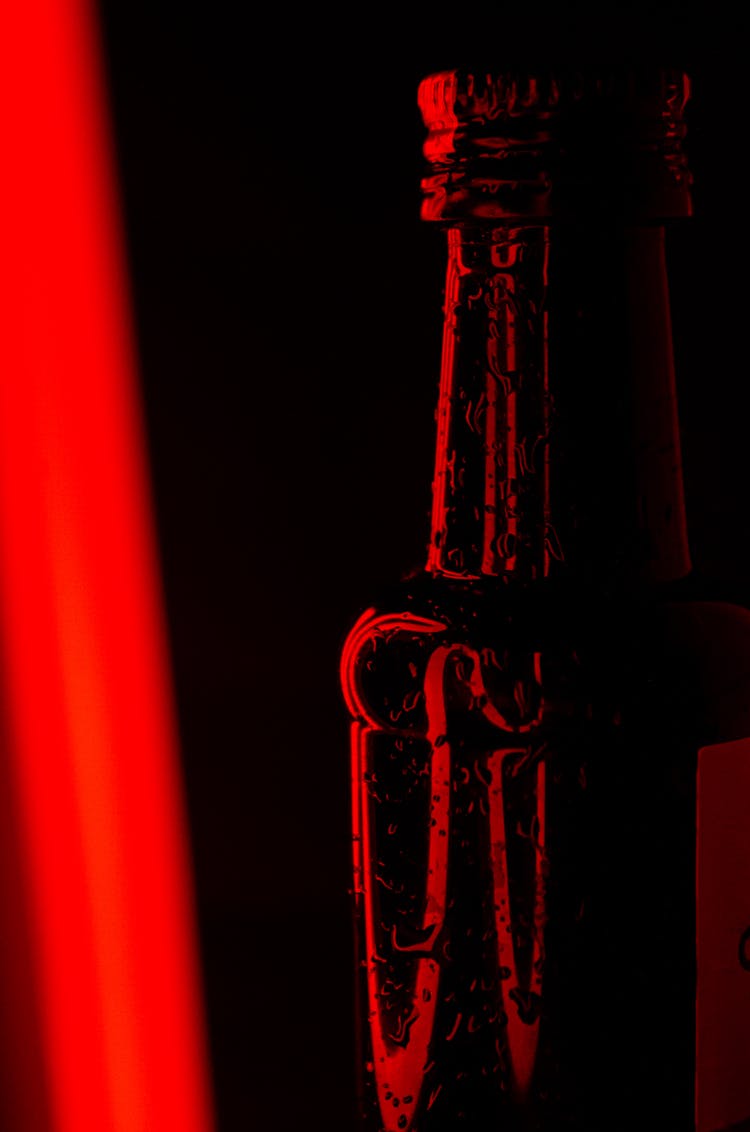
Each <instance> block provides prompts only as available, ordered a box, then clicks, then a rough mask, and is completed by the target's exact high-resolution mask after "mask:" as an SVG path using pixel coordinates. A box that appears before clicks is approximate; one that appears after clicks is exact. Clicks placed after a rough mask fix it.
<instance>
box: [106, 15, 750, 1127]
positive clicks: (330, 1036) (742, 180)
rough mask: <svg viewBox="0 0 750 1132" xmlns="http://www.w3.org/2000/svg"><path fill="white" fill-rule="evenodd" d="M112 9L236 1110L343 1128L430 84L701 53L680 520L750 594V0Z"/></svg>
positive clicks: (693, 124)
mask: <svg viewBox="0 0 750 1132" xmlns="http://www.w3.org/2000/svg"><path fill="white" fill-rule="evenodd" d="M253 13H254V14H253ZM100 14H101V17H102V24H103V31H104V38H105V49H106V60H107V67H108V77H109V83H110V91H111V98H112V110H113V119H114V124H115V134H116V142H117V153H118V160H119V171H120V179H121V186H122V197H123V205H124V213H125V221H126V231H127V240H128V249H129V255H130V266H131V278H132V285H133V298H134V306H135V314H136V322H137V331H138V339H139V349H140V358H141V370H142V378H143V391H144V399H145V406H146V413H147V424H148V429H149V440H150V447H151V460H152V469H153V476H154V487H155V496H156V506H157V513H158V524H159V536H160V545H161V553H162V561H163V570H164V583H165V590H166V602H167V610H168V616H169V625H170V631H171V640H172V650H173V659H174V673H175V681H176V689H177V697H178V708H179V715H180V726H181V733H182V742H183V750H184V769H185V781H186V787H187V798H188V806H189V814H190V821H191V829H192V838H193V846H192V847H193V856H194V863H195V878H196V885H197V897H198V905H199V914H200V930H201V947H202V954H203V964H204V972H205V986H206V997H207V1007H208V1018H209V1025H210V1038H211V1047H212V1057H213V1063H214V1077H215V1086H216V1094H217V1104H218V1114H219V1127H220V1132H242V1130H245V1129H250V1128H257V1129H263V1130H265V1129H280V1130H285V1129H299V1130H302V1129H304V1132H318V1130H320V1132H323V1130H325V1132H338V1130H341V1132H343V1130H344V1129H350V1128H351V1126H352V1125H351V1084H350V1079H351V1067H352V1060H353V1053H352V1046H353V1042H352V1021H351V997H350V987H351V974H350V971H351V945H350V929H349V919H348V896H347V887H348V884H349V859H350V858H349V850H350V841H349V831H348V781H347V775H348V752H347V724H346V718H345V716H344V713H343V708H342V703H341V699H340V693H339V686H338V674H337V669H338V656H339V651H340V648H341V644H342V641H343V638H344V635H345V633H346V630H347V628H348V627H349V626H350V625H351V623H352V621H353V620H354V618H355V617H356V616H357V615H358V614H359V612H360V611H361V610H362V609H363V608H364V605H365V603H366V602H367V600H368V597H369V596H370V595H371V594H372V593H373V592H374V591H375V590H376V589H378V588H379V587H380V584H381V583H382V582H384V581H388V580H391V579H394V578H396V577H398V576H399V575H400V574H401V573H403V572H404V571H405V570H406V569H408V568H410V567H412V566H415V565H417V564H419V563H420V562H421V561H422V560H423V557H424V551H425V544H426V537H427V530H428V526H427V517H428V508H429V503H430V494H429V492H430V481H431V477H432V458H433V427H434V423H433V412H434V407H435V401H436V383H437V375H438V363H439V346H440V320H441V313H440V307H441V291H442V271H443V263H444V248H443V241H442V238H441V236H440V234H439V233H438V232H437V231H436V230H433V229H431V228H428V227H427V226H425V225H421V224H420V223H419V221H418V219H417V217H418V206H419V196H418V182H419V175H420V169H421V154H420V146H421V141H422V129H421V124H420V120H419V117H418V113H417V110H416V101H415V93H416V86H417V83H418V81H419V79H420V78H421V77H422V76H423V75H424V74H426V73H428V72H430V71H433V70H438V69H442V68H449V67H453V66H456V65H461V64H465V63H468V64H469V65H472V64H473V63H474V62H475V61H478V62H480V63H481V65H485V64H486V65H488V66H490V67H493V66H503V65H525V64H526V63H533V62H534V61H535V60H539V61H541V62H549V61H552V62H555V61H557V62H561V63H570V62H574V61H575V60H576V59H581V60H583V61H586V60H600V61H602V62H604V63H606V62H610V61H614V62H623V61H633V62H644V61H654V62H662V63H668V64H671V65H678V66H684V67H685V68H687V69H689V71H690V72H691V74H692V77H693V91H694V97H693V101H692V104H691V109H690V114H689V129H690V134H689V153H690V158H691V165H692V168H693V170H694V174H695V202H696V217H695V219H694V220H693V221H691V222H690V223H689V224H688V225H687V226H686V227H684V228H682V229H681V230H679V231H678V232H675V233H674V234H673V236H672V240H671V244H670V255H671V266H672V271H671V279H672V295H673V313H674V322H675V336H676V344H677V364H678V380H679V393H680V408H681V417H682V423H683V434H684V436H683V445H684V448H683V455H684V461H685V474H686V484H687V498H688V508H689V519H690V523H691V535H692V546H693V551H694V559H695V561H696V564H697V565H698V566H699V567H700V568H701V569H702V570H704V571H706V572H708V573H712V574H716V575H718V576H719V577H721V578H723V579H725V580H726V581H728V582H729V583H731V584H732V585H734V586H735V587H736V588H737V590H738V592H740V593H744V592H746V590H747V583H746V579H747V578H748V577H750V549H748V546H747V541H748V540H747V539H746V537H745V536H746V524H747V520H748V516H749V515H750V504H749V503H748V500H747V498H746V496H747V488H748V483H749V477H748V474H747V450H748V440H747V419H748V411H749V410H750V392H749V391H748V388H747V376H748V366H747V362H746V355H747V321H748V315H747V300H748V285H747V275H746V270H745V264H746V262H747V255H748V236H747V227H746V223H747V222H746V216H747V212H748V206H747V179H746V176H745V173H744V162H745V159H746V153H745V146H746V142H745V119H746V114H747V111H746V101H747V94H746V86H747V79H746V77H745V75H746V71H747V57H748V30H750V29H749V27H748V18H747V17H746V16H745V15H743V14H742V11H741V9H739V8H738V9H737V12H736V13H735V14H730V11H729V9H728V7H722V6H721V5H714V4H708V3H700V4H691V5H681V4H673V5H665V4H661V5H657V6H653V5H646V4H640V5H632V4H631V5H628V6H627V7H626V6H623V7H619V6H611V5H610V6H607V5H605V6H600V7H597V8H595V7H593V6H591V5H572V4H568V5H565V4H557V5H554V6H552V5H549V4H547V5H539V4H535V3H528V4H526V5H524V6H521V5H518V4H514V5H513V6H511V5H508V4H504V3H497V4H495V5H487V4H484V5H476V4H474V5H459V4H456V5H455V8H454V10H453V11H452V12H451V11H450V9H443V10H436V11H435V13H434V14H430V13H429V11H428V10H427V9H426V8H423V7H420V8H419V9H417V8H416V7H415V8H414V9H409V8H408V6H407V5H403V6H402V7H401V8H399V9H397V8H395V7H391V8H390V9H388V8H385V7H383V6H370V5H363V6H352V7H351V8H350V9H349V10H348V11H343V10H342V11H340V12H334V11H333V10H329V11H324V10H323V11H321V10H320V9H319V8H317V7H314V6H308V7H307V8H306V9H305V11H304V12H303V13H302V14H300V13H299V12H298V11H297V10H296V9H293V8H291V7H290V6H288V5H284V4H279V5H278V6H276V7H275V8H273V9H272V8H271V7H270V6H268V7H266V8H265V9H261V8H255V9H252V8H251V6H250V5H249V4H245V5H240V4H229V3H226V2H214V3H212V4H210V5H209V4H205V5H203V6H198V5H191V4H186V3H184V2H183V3H177V2H176V0H149V2H148V3H145V2H143V0H100ZM412 21H416V23H415V24H414V25H412Z"/></svg>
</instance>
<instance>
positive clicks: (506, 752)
mask: <svg viewBox="0 0 750 1132" xmlns="http://www.w3.org/2000/svg"><path fill="white" fill-rule="evenodd" d="M687 97H688V80H687V78H686V77H685V76H683V75H682V74H681V73H673V72H669V71H663V70H662V71H654V70H652V71H648V72H636V71H624V70H621V71H613V72H607V73H591V72H574V73H558V74H551V73H545V74H537V75H530V74H513V73H508V72H503V73H500V74H491V75H486V74H479V73H477V74H471V73H468V72H446V73H442V74H438V75H433V76H430V77H429V78H427V79H425V80H424V81H423V82H422V84H421V86H420V90H419V101H420V107H421V110H422V113H423V117H424V121H425V124H426V127H427V140H426V143H425V155H426V157H427V159H428V162H429V163H430V170H429V172H428V175H427V176H426V177H425V180H424V181H423V189H424V194H425V195H424V204H423V217H424V218H426V219H428V220H432V221H437V222H439V223H440V224H441V226H442V227H443V228H445V229H446V230H447V242H448V269H447V278H446V289H445V312H444V313H445V320H444V330H443V355H442V372H441V383H440V393H439V404H438V413H437V454H436V466H435V476H434V481H433V512H432V530H431V536H430V541H429V550H428V558H427V563H426V568H425V569H424V571H421V572H418V573H416V574H415V575H413V576H411V577H408V578H405V579H403V580H401V581H400V582H399V583H397V584H396V585H395V586H393V587H392V588H391V589H389V590H387V591H386V592H384V593H383V594H382V595H381V597H380V599H379V600H378V602H377V603H376V604H374V605H373V606H372V607H370V608H368V609H367V610H366V611H365V612H364V613H363V614H362V616H361V617H360V619H359V620H358V621H357V623H356V624H355V625H354V627H353V628H352V630H351V631H350V633H349V635H348V638H347V641H346V645H345V648H344V651H343V657H342V669H341V671H342V686H343V691H344V696H345V699H346V703H347V705H348V709H349V711H350V714H351V717H352V732H351V734H352V745H351V750H352V802H353V847H354V878H355V880H354V904H355V923H356V933H357V980H358V992H359V1008H358V1021H357V1027H358V1039H359V1043H360V1046H359V1055H358V1056H359V1064H360V1069H361V1082H360V1085H361V1089H360V1092H361V1095H360V1108H361V1126H362V1128H363V1129H364V1130H366V1132H448V1130H450V1132H461V1130H465V1132H490V1130H493V1132H494V1130H498V1132H501V1130H502V1132H516V1130H521V1129H523V1130H530V1129H538V1130H544V1132H603V1130H604V1129H607V1132H618V1130H623V1132H624V1130H625V1129H632V1128H633V1127H634V1125H635V1122H636V1121H640V1122H643V1121H644V1120H645V1121H647V1123H648V1125H649V1126H650V1127H653V1128H656V1129H663V1130H664V1132H715V1130H716V1129H719V1128H726V1127H729V1126H730V1125H731V1126H732V1127H734V1126H735V1125H739V1122H740V1121H743V1120H745V1119H747V1118H748V1117H750V1086H749V1085H748V1082H750V1053H749V1052H748V1049H747V1047H748V1046H750V1043H748V1041H747V1034H748V1021H749V1020H750V930H748V924H750V614H748V613H747V612H746V611H745V610H744V609H741V608H739V607H737V606H734V605H732V604H729V603H727V602H726V601H723V600H720V599H718V598H717V597H716V596H715V595H712V593H711V592H710V591H709V590H708V589H707V588H706V587H705V585H704V584H703V583H702V582H701V581H700V579H698V578H697V577H696V576H695V575H694V574H693V572H692V570H691V562H690V553H689V546H688V538H687V527H686V520H685V502H684V493H683V484H682V473H681V464H680V441H679V430H678V420H677V410H676V399H675V376H674V365H673V351H672V341H671V328H670V316H669V300H668V289H667V276H666V266H665V262H666V261H665V231H666V229H667V227H668V226H669V225H671V224H673V223H674V222H675V220H677V219H679V218H682V217H686V216H688V215H689V213H690V209H691V204H690V192H689V187H690V177H689V174H688V170H687V167H686V162H685V157H684V154H683V149H682V142H683V136H684V132H685V127H684V121H683V111H684V107H685V103H686V101H687ZM748 1127H750V1125H748Z"/></svg>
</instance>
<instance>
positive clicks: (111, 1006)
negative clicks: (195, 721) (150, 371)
mask: <svg viewBox="0 0 750 1132" xmlns="http://www.w3.org/2000/svg"><path fill="white" fill-rule="evenodd" d="M104 90H105V87H104V83H103V78H102V75H101V73H100V70H99V47H98V43H97V40H96V25H95V20H94V19H93V13H92V12H91V10H90V9H89V8H88V6H87V5H86V4H85V3H84V2H83V0H80V2H79V0H28V2H27V3H24V4H18V5H6V6H4V10H3V15H2V26H0V139H1V140H2V145H3V152H4V155H5V158H6V172H5V175H4V177H3V182H2V188H0V247H1V248H2V268H1V270H2V276H1V278H2V282H3V288H2V290H3V294H2V298H1V299H0V350H1V351H2V370H1V372H0V647H1V648H2V661H3V675H4V679H5V685H6V687H5V695H4V699H5V707H6V712H7V720H6V730H7V734H8V742H7V753H6V752H3V756H2V757H3V758H9V766H8V776H9V779H10V781H11V783H12V789H13V790H14V792H15V810H16V812H17V815H18V838H19V841H20V847H19V859H20V860H21V861H22V862H23V869H24V876H23V882H24V886H25V890H26V892H27V894H28V901H29V920H30V941H31V961H32V965H33V978H32V980H31V981H32V982H33V985H34V991H35V993H37V994H38V997H39V1003H40V1016H41V1022H40V1025H41V1034H40V1041H41V1048H42V1059H41V1061H42V1064H43V1066H44V1070H43V1076H44V1078H45V1079H44V1080H42V1081H32V1079H31V1077H29V1079H28V1081H27V1085H26V1087H27V1090H28V1089H31V1088H34V1089H35V1090H38V1091H42V1092H45V1091H46V1092H48V1095H49V1102H50V1103H49V1114H50V1115H49V1127H50V1128H51V1129H54V1132H87V1130H89V1129H91V1130H92V1132H110V1130H111V1132H147V1130H148V1132H152V1130H153V1129H156V1128H159V1129H168V1128H169V1129H172V1128H174V1129H180V1132H209V1130H210V1129H211V1127H212V1118H211V1104H210V1084H209V1079H208V1071H207V1058H206V1050H205V1047H204V1037H203V1021H202V1005H201V1001H200V981H199V973H198V960H197V954H196V945H195V940H194V935H193V923H194V911H193V908H192V896H191V891H190V881H189V858H188V850H187V831H186V828H185V818H184V812H183V800H182V797H181V790H182V787H181V782H180V777H179V760H178V752H177V743H176V727H175V720H174V712H173V706H172V702H171V691H170V686H169V678H168V670H169V667H168V655H167V646H166V634H165V628H164V624H163V615H162V608H161V595H160V592H159V583H158V567H157V559H156V553H155V538H154V532H153V527H152V519H151V515H150V504H149V485H148V481H147V477H146V472H145V468H146V461H145V453H144V444H143V426H142V422H141V419H140V415H139V406H138V399H137V396H136V376H135V375H136V372H137V367H136V363H135V358H134V352H133V345H132V342H133V335H132V328H131V325H130V322H129V313H128V311H129V303H128V296H127V284H126V278H125V270H124V263H125V259H124V254H123V249H122V242H121V236H120V228H119V217H118V210H117V196H116V190H115V184H114V178H113V168H114V163H113V161H112V155H111V152H110V148H109V140H108V122H107V117H106V112H105V107H106V100H105V94H104ZM4 915H7V910H6V911H5V913H4ZM4 978H6V979H7V978H8V973H7V972H5V973H4ZM5 1025H6V1027H7V1029H8V1031H9V1032H12V1031H13V1029H14V1022H13V1020H12V1019H11V1020H7V1021H6V1023H5ZM22 1102H23V1098H21V1097H20V1096H19V1099H18V1103H17V1105H16V1110H15V1111H16V1112H17V1114H18V1123H17V1124H15V1125H14V1129H13V1132H26V1129H27V1128H28V1130H29V1132H32V1130H33V1132H39V1129H38V1126H32V1124H30V1123H29V1124H25V1123H24V1124H22V1123H21V1120H23V1119H24V1118H23V1117H22V1115H21V1112H22V1107H23V1103H22Z"/></svg>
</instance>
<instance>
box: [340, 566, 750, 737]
mask: <svg viewBox="0 0 750 1132" xmlns="http://www.w3.org/2000/svg"><path fill="white" fill-rule="evenodd" d="M430 666H432V667H430ZM441 666H442V667H441ZM446 666H447V667H446ZM438 667H440V670H441V671H443V669H444V668H445V670H446V671H453V669H454V668H455V669H456V671H461V670H462V671H469V670H471V671H474V672H475V673H482V674H483V677H482V678H483V680H484V683H485V684H486V686H487V688H491V687H494V686H495V685H497V686H498V687H499V684H500V682H501V675H500V674H501V673H502V674H503V677H502V679H503V681H505V682H506V683H507V684H508V689H507V694H508V697H509V700H510V701H512V700H513V697H514V696H515V695H516V694H517V693H516V688H517V687H518V686H520V683H519V682H523V680H526V679H527V678H528V680H530V681H531V682H532V684H539V687H540V688H541V689H542V691H544V692H546V691H549V690H552V689H554V698H555V700H557V701H558V702H562V701H566V702H570V703H572V702H574V701H575V703H576V704H578V705H579V708H580V710H581V711H583V712H586V711H588V710H589V708H588V707H586V706H584V705H597V704H599V705H602V704H605V703H606V704H607V705H608V707H607V711H609V710H610V708H611V711H612V713H613V714H614V715H615V716H617V715H618V714H619V713H620V710H621V709H622V710H623V711H627V712H628V713H629V714H630V715H631V717H634V718H635V717H637V718H638V719H640V720H641V721H642V720H644V719H650V720H655V721H656V720H661V721H662V723H663V725H664V726H669V727H671V728H675V727H680V728H682V727H683V726H684V727H685V728H686V729H688V730H690V732H691V733H693V734H695V735H696V737H700V738H701V741H704V742H719V741H723V740H725V739H727V740H728V739H734V738H739V737H743V736H747V735H750V608H748V606H747V605H746V604H744V602H742V601H741V600H738V599H737V595H736V594H732V593H731V592H730V591H729V590H728V589H727V587H726V586H722V585H721V584H717V583H714V582H712V581H711V580H710V579H707V578H704V577H700V576H698V575H694V576H689V577H687V578H685V579H681V580H679V581H677V582H673V583H669V584H664V585H661V586H659V587H642V588H637V587H628V588H624V587H619V588H615V587H613V586H610V587H607V586H601V585H600V586H596V585H591V586H581V585H573V584H569V583H567V582H563V581H554V582H553V581H551V580H547V579H545V580H544V581H542V582H538V583H532V584H527V585H514V584H512V583H507V582H504V581H502V580H501V579H497V578H486V579H472V580H464V579H452V578H443V577H436V576H433V575H430V574H428V573H426V572H424V573H420V574H415V575H413V576H411V577H409V578H406V579H403V580H401V581H400V582H398V583H397V584H396V585H393V586H390V587H387V588H386V589H384V590H383V591H382V592H381V594H380V595H378V599H377V600H376V601H375V602H374V603H373V604H372V605H371V606H370V607H369V608H368V609H367V610H365V611H364V612H363V614H362V615H361V616H360V618H359V619H358V620H357V622H356V624H355V625H354V627H353V628H352V630H351V631H350V633H349V635H348V637H347V640H346V644H345V647H344V650H343V654H342V679H343V682H344V687H345V688H347V687H348V688H350V689H351V688H354V687H355V686H358V687H360V688H362V687H367V688H368V689H369V688H375V687H376V686H377V688H378V694H381V693H382V694H385V692H386V691H388V692H389V694H390V693H391V692H393V691H394V690H395V688H396V685H398V688H399V691H403V697H402V698H403V699H407V700H408V696H409V694H410V692H409V689H410V687H411V685H412V683H413V682H414V681H415V680H416V681H417V682H421V681H423V679H424V676H425V674H426V673H429V672H430V671H437V668H438ZM401 684H403V688H401ZM519 694H520V693H519ZM576 710H578V709H576ZM591 710H596V707H595V706H594V708H592V709H591ZM662 723H660V724H659V726H662Z"/></svg>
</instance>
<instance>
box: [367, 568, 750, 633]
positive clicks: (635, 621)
mask: <svg viewBox="0 0 750 1132" xmlns="http://www.w3.org/2000/svg"><path fill="white" fill-rule="evenodd" d="M365 621H369V622H373V623H378V624H380V623H383V624H385V623H390V622H392V621H396V622H398V623H399V625H402V626H403V628H404V629H405V630H407V629H413V630H414V631H415V632H417V631H420V629H423V630H424V631H429V632H430V633H434V632H437V631H438V629H437V627H438V625H439V626H440V628H441V629H442V630H443V631H444V632H446V633H449V634H458V635H459V636H465V635H472V634H475V633H480V634H482V635H484V634H486V633H487V632H488V631H501V632H504V633H506V634H507V633H510V634H511V635H512V636H513V637H515V636H516V635H517V634H518V633H526V634H539V633H541V634H542V635H543V636H549V635H550V634H557V635H560V634H563V635H565V636H566V637H568V636H570V635H571V634H573V635H580V634H586V633H590V632H592V631H594V630H599V631H604V630H606V629H608V630H610V631H618V632H619V633H623V634H625V635H633V634H637V633H643V632H644V631H645V630H646V628H647V626H649V625H650V626H651V628H653V629H655V628H657V627H660V628H661V629H662V630H666V628H667V627H668V626H671V627H673V628H674V629H675V631H677V630H678V629H680V630H681V631H683V632H690V633H692V634H693V635H695V636H696V637H700V636H701V635H703V636H704V637H708V636H710V635H712V634H713V635H714V636H715V637H718V638H723V637H726V636H727V635H728V636H733V637H734V638H736V639H737V640H738V641H741V640H745V639H747V641H748V647H749V648H750V592H749V593H748V594H747V595H745V594H741V593H738V592H737V590H736V589H733V588H732V587H730V586H727V585H726V584H723V583H721V582H720V581H715V580H713V579H711V578H708V577H705V576H703V575H699V574H690V575H688V576H686V577H685V578H680V579H677V580H675V581H672V582H668V583H662V584H660V585H654V586H646V585H643V586H638V585H618V584H614V583H612V584H608V583H596V582H590V583H589V582H586V581H583V582H581V581H573V580H570V579H552V578H548V579H540V580H539V581H533V582H517V581H515V580H513V579H511V578H502V577H482V578H460V577H455V578H454V577H446V576H442V575H438V574H432V573H429V572H428V571H418V572H414V573H413V574H411V575H409V576H408V577H405V578H402V579H400V580H398V581H396V582H394V583H392V584H390V585H386V586H384V587H382V588H381V589H380V590H379V591H378V592H377V593H376V594H375V595H374V596H373V600H372V602H371V603H370V604H369V606H368V607H367V609H366V610H365V611H363V612H362V614H361V615H360V616H359V618H358V619H357V621H356V624H355V630H356V631H357V632H358V633H359V632H361V626H362V625H363V624H364V623H365ZM427 622H429V626H428V625H427V624H426V623H427ZM357 626H359V627H360V628H359V629H357ZM393 627H394V628H395V626H393Z"/></svg>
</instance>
